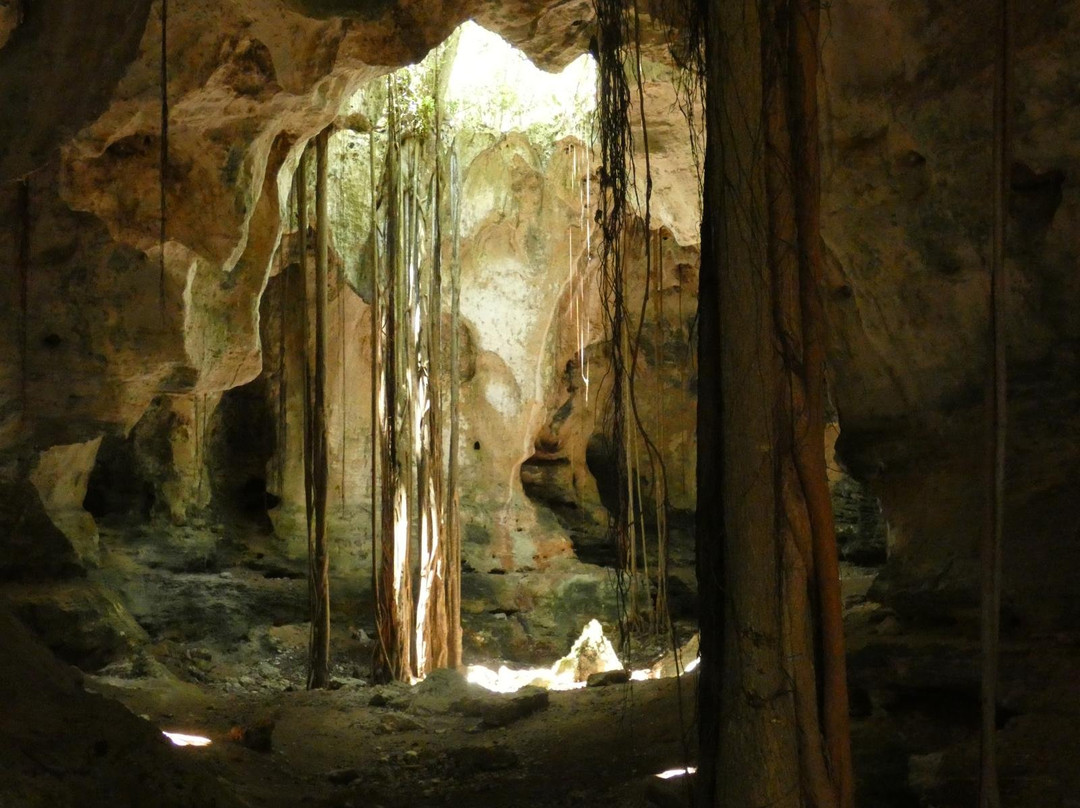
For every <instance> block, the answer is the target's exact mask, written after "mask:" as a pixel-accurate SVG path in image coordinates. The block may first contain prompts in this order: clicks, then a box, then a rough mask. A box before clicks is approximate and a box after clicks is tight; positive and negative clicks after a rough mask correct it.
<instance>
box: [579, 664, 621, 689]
mask: <svg viewBox="0 0 1080 808" xmlns="http://www.w3.org/2000/svg"><path fill="white" fill-rule="evenodd" d="M629 681H630V671H628V670H626V669H625V668H623V669H622V670H615V671H603V672H602V673H594V674H591V675H590V676H589V678H588V680H587V681H586V683H585V686H586V687H607V686H608V685H622V684H626V683H627V682H629Z"/></svg>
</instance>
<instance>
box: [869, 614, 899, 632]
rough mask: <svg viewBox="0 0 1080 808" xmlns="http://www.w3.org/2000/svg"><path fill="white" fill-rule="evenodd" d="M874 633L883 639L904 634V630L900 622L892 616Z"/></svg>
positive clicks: (882, 622)
mask: <svg viewBox="0 0 1080 808" xmlns="http://www.w3.org/2000/svg"><path fill="white" fill-rule="evenodd" d="M874 631H875V632H877V633H878V634H880V635H881V636H883V637H895V636H897V635H898V634H903V632H904V628H903V626H901V625H900V621H899V620H897V619H896V617H895V616H893V615H891V614H890V615H889V616H888V617H886V618H885V619H884V620H882V621H881V622H880V623H878V624H877V628H875V629H874Z"/></svg>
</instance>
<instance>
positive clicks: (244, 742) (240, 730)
mask: <svg viewBox="0 0 1080 808" xmlns="http://www.w3.org/2000/svg"><path fill="white" fill-rule="evenodd" d="M275 723H276V722H275V721H274V719H272V718H261V719H259V720H258V721H256V722H255V723H254V724H251V725H250V726H246V727H241V726H235V727H233V728H232V729H230V730H229V740H232V741H236V742H237V743H239V744H240V745H241V746H245V747H247V748H248V749H252V750H254V751H256V752H269V751H270V750H271V749H272V748H273V740H272V736H273V734H274V726H275Z"/></svg>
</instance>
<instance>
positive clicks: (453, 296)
mask: <svg viewBox="0 0 1080 808" xmlns="http://www.w3.org/2000/svg"><path fill="white" fill-rule="evenodd" d="M450 218H451V220H452V223H453V224H452V226H453V245H452V247H451V259H450V448H449V454H450V456H449V458H448V459H447V464H446V545H447V552H446V557H447V572H446V600H447V621H448V623H449V630H450V647H449V652H448V654H447V658H446V664H447V665H449V666H450V667H452V668H457V667H459V666H460V665H461V522H460V519H459V513H458V490H457V480H458V443H459V442H460V440H461V437H460V430H461V426H460V420H461V419H460V410H461V405H460V389H459V388H460V387H461V338H460V335H459V334H458V328H459V326H460V321H461V182H460V177H459V176H458V162H457V154H456V153H453V152H452V153H451V155H450Z"/></svg>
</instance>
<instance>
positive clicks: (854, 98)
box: [822, 2, 1080, 625]
mask: <svg viewBox="0 0 1080 808" xmlns="http://www.w3.org/2000/svg"><path fill="white" fill-rule="evenodd" d="M829 18H830V24H831V30H830V32H829V37H828V39H827V40H826V46H825V49H824V62H823V64H824V79H825V80H824V82H823V89H822V102H823V110H824V113H825V117H824V121H823V136H824V145H825V166H824V172H825V173H824V178H823V179H824V187H823V191H824V197H823V205H824V208H823V219H822V223H823V235H824V238H825V243H826V246H827V248H828V254H829V258H830V266H829V273H828V290H827V304H828V312H829V316H830V320H831V326H832V339H831V341H832V347H833V350H832V354H831V357H830V364H831V367H832V371H833V385H832V391H833V395H834V398H835V403H836V405H837V408H838V410H839V418H840V427H841V430H842V431H841V436H840V442H839V455H840V458H841V460H842V461H843V462H845V463H846V464H847V466H848V468H849V469H850V470H851V471H852V472H853V473H854V474H856V476H858V477H860V478H861V479H863V480H865V481H868V482H869V483H870V484H871V486H872V488H873V489H874V491H875V492H876V493H877V494H878V495H879V496H881V498H882V501H883V505H884V508H885V515H886V517H887V518H888V520H889V523H890V526H891V528H892V530H891V534H890V535H891V537H892V539H893V542H894V544H893V552H892V560H891V563H890V570H889V573H888V575H887V576H885V578H884V579H882V581H881V587H880V588H881V589H882V594H886V593H889V592H891V598H892V599H893V600H894V601H895V602H896V603H897V604H898V605H903V606H904V607H905V608H906V610H907V611H908V612H910V613H911V614H912V615H913V616H918V617H920V618H922V619H927V620H930V621H934V620H939V619H944V620H951V619H955V617H956V614H962V613H966V614H968V615H970V614H971V611H970V607H971V606H972V605H973V604H974V602H975V598H976V591H977V590H976V588H975V581H976V578H975V569H974V564H975V557H976V553H975V546H976V541H977V536H978V530H979V527H980V524H981V514H982V510H981V509H982V494H981V491H982V486H983V485H984V479H985V478H984V476H983V475H984V466H983V450H982V446H981V440H982V431H981V430H982V424H983V415H982V398H983V390H984V379H985V372H986V356H987V348H986V334H987V322H988V319H987V278H988V274H987V266H988V261H989V251H990V227H991V130H990V122H991V92H990V88H991V85H992V83H991V80H990V76H991V67H992V52H991V48H990V42H991V36H990V33H989V26H991V25H992V20H991V19H990V17H989V15H987V14H986V8H985V5H984V4H982V3H978V2H961V3H953V4H950V5H949V6H948V7H947V8H946V7H944V6H940V7H939V6H934V5H933V4H914V5H907V6H905V7H903V8H900V7H898V6H897V5H896V4H894V3H886V2H880V3H877V2H871V3H841V4H834V6H833V7H832V9H831V13H830V15H829ZM1078 25H1080V4H1077V3H1076V2H1066V3H1058V2H1036V3H1032V4H1028V5H1027V6H1025V8H1024V11H1023V13H1022V14H1020V15H1019V16H1018V32H1017V53H1016V108H1015V113H1016V119H1015V120H1016V130H1015V154H1014V159H1015V162H1014V165H1013V167H1012V191H1013V199H1012V203H1011V208H1010V217H1009V237H1010V244H1011V250H1010V254H1009V259H1008V271H1009V274H1010V307H1009V312H1008V320H1007V330H1008V338H1009V358H1010V363H1011V371H1012V375H1013V382H1012V388H1011V392H1010V406H1009V418H1010V443H1009V458H1008V463H1009V481H1008V495H1009V496H1008V524H1007V539H1006V561H1005V569H1006V588H1007V597H1006V606H1005V608H1006V611H1007V613H1010V614H1012V615H1013V617H1014V618H1017V619H1019V616H1020V615H1021V614H1022V615H1023V619H1024V620H1027V621H1031V622H1032V624H1038V625H1045V624H1046V623H1047V622H1049V623H1056V624H1062V623H1069V622H1073V623H1075V617H1076V611H1075V609H1076V606H1075V603H1074V602H1073V599H1071V598H1069V597H1068V595H1067V594H1066V593H1067V592H1068V590H1069V586H1070V584H1069V582H1068V580H1067V577H1068V575H1069V573H1067V572H1065V571H1066V570H1069V569H1073V568H1075V565H1076V562H1077V561H1078V560H1080V558H1078V557H1077V552H1078V549H1077V543H1076V541H1075V536H1076V531H1077V529H1078V528H1080V511H1078V510H1077V508H1076V506H1075V503H1076V502H1077V501H1080V499H1078V498H1077V494H1078V493H1080V491H1078V489H1077V483H1076V480H1077V475H1076V472H1077V470H1078V469H1077V463H1078V462H1080V458H1078V457H1077V455H1076V452H1075V450H1074V449H1073V448H1072V447H1074V446H1076V445H1077V437H1078V433H1077V430H1078V429H1080V420H1078V419H1077V418H1076V417H1075V414H1076V410H1075V405H1076V393H1075V391H1076V389H1077V375H1076V373H1077V368H1078V355H1077V345H1078V343H1077V336H1078V329H1080V319H1078V315H1077V312H1078V311H1080V307H1078V304H1080V283H1078V277H1080V276H1078V275H1077V273H1076V267H1077V262H1078V259H1080V246H1078V241H1077V235H1076V234H1077V233H1078V232H1080V185H1078V184H1077V176H1080V175H1078V169H1080V164H1078V161H1080V148H1078V146H1077V143H1078V142H1080V140H1078V133H1080V108H1078V107H1077V105H1076V103H1075V89H1074V88H1075V86H1076V84H1077V79H1078V77H1080V60H1078V58H1077V55H1076V52H1075V47H1074V43H1075V42H1076V40H1077V35H1078V33H1080V29H1078V27H1077V26H1078ZM890 582H891V583H890ZM949 604H952V606H950V605H949ZM953 606H955V607H956V609H954V608H953ZM965 610H966V611H965Z"/></svg>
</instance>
